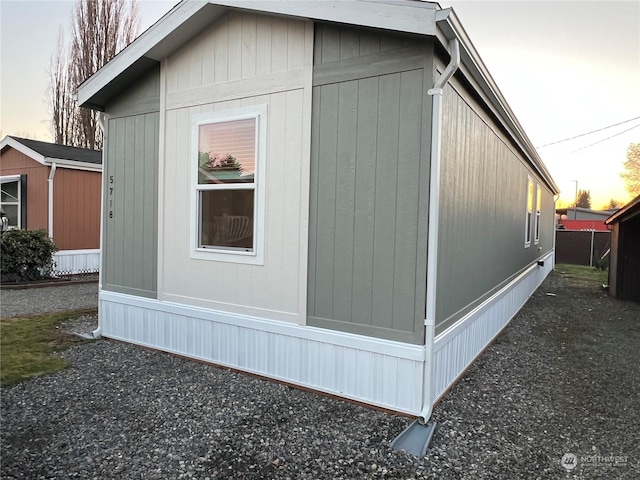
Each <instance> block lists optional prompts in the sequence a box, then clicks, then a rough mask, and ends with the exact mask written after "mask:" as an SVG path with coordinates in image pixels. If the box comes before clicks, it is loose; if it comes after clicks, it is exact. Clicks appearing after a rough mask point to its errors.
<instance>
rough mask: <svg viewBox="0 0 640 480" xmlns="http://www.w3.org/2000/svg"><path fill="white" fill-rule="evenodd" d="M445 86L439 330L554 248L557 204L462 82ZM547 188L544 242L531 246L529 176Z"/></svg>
mask: <svg viewBox="0 0 640 480" xmlns="http://www.w3.org/2000/svg"><path fill="white" fill-rule="evenodd" d="M452 84H453V86H452V85H451V84H449V85H447V86H446V88H445V92H444V100H443V123H442V159H441V162H442V163H441V192H440V193H441V196H440V222H439V223H440V225H439V238H440V241H439V255H438V285H437V300H436V304H437V305H436V308H437V312H436V322H437V327H436V333H441V332H442V331H444V330H445V329H446V328H447V327H448V326H450V325H452V324H454V323H455V322H456V321H457V320H458V319H460V318H461V317H462V316H464V314H466V313H468V312H469V311H470V310H472V309H473V308H474V307H475V306H477V305H478V304H480V303H481V302H482V301H483V300H485V299H486V298H487V297H489V296H490V295H492V294H493V293H495V292H496V291H498V290H499V289H500V288H501V287H502V286H504V285H506V284H507V283H508V282H509V281H510V280H512V279H513V278H515V277H516V276H517V274H518V273H520V272H521V271H523V270H524V269H526V268H527V267H528V266H530V265H531V264H532V263H534V262H535V261H536V260H537V259H538V258H540V257H541V256H543V255H544V254H546V253H548V252H549V251H551V250H552V248H553V234H554V230H553V224H554V201H553V195H552V193H551V191H550V190H549V189H548V187H546V186H545V185H544V183H543V182H542V181H541V180H540V179H539V178H537V177H536V176H535V175H534V173H532V170H531V169H530V167H528V166H527V163H526V162H525V161H524V159H523V157H522V156H521V154H520V153H519V152H518V151H517V149H516V147H515V146H514V145H513V144H512V143H511V142H510V141H509V139H508V138H507V136H506V135H505V134H504V132H502V131H500V129H499V128H498V127H497V126H496V124H495V122H494V121H493V120H492V117H491V116H490V115H488V114H487V113H486V112H484V111H483V110H482V109H481V107H480V105H479V103H478V102H477V101H476V99H475V97H474V96H473V95H472V94H471V93H470V92H469V91H468V90H467V89H466V88H464V87H463V86H462V85H461V84H460V82H458V81H455V80H453V81H452ZM529 176H531V177H532V178H533V181H534V185H535V184H536V183H537V184H540V187H541V189H542V209H541V224H540V242H539V243H538V244H535V206H534V215H533V219H532V224H531V229H532V234H531V236H532V239H531V245H530V246H529V247H525V220H526V208H527V185H528V183H527V182H528V177H529Z"/></svg>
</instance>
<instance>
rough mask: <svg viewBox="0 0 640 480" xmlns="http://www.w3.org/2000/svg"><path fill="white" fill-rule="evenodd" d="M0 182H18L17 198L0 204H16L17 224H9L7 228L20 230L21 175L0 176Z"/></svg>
mask: <svg viewBox="0 0 640 480" xmlns="http://www.w3.org/2000/svg"><path fill="white" fill-rule="evenodd" d="M0 183H1V184H2V185H4V184H5V183H17V184H18V199H17V200H16V201H15V202H1V205H3V206H4V205H12V206H13V205H16V206H17V207H18V215H17V222H18V224H17V225H9V230H15V229H18V230H20V229H21V228H23V227H22V177H21V176H20V175H6V176H3V177H0Z"/></svg>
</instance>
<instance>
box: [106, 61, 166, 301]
mask: <svg viewBox="0 0 640 480" xmlns="http://www.w3.org/2000/svg"><path fill="white" fill-rule="evenodd" d="M159 78H160V71H159V68H157V69H154V70H153V71H151V72H149V73H148V74H147V75H146V76H145V77H144V78H142V79H141V80H140V81H139V82H138V83H137V84H136V85H135V86H133V87H132V88H130V89H129V90H127V91H126V92H124V93H123V94H122V95H120V96H119V97H118V98H116V99H114V100H113V101H112V102H110V103H109V104H108V105H107V108H106V114H107V117H108V125H107V137H106V139H105V150H106V159H107V160H106V164H105V165H104V173H103V175H104V185H105V189H104V192H103V195H104V199H103V200H104V201H103V208H104V231H103V246H102V249H103V256H102V288H103V289H104V290H109V291H113V292H119V293H127V294H130V295H136V296H141V297H149V298H155V297H156V292H157V271H158V268H157V257H158V255H157V251H158V247H157V245H158V240H157V238H158V144H159V118H160V117H159V110H160V91H159Z"/></svg>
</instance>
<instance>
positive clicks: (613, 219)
mask: <svg viewBox="0 0 640 480" xmlns="http://www.w3.org/2000/svg"><path fill="white" fill-rule="evenodd" d="M636 205H640V195H638V196H637V197H636V198H634V199H633V200H631V201H630V202H629V203H627V204H626V205H625V206H624V207H622V208H621V209H620V210H618V211H617V212H616V213H614V214H613V215H611V216H610V217H609V218H607V219H606V220H605V221H604V223H605V224H607V225H610V224H611V223H614V222H617V221H619V220H620V217H624V216H626V214H627V213H628V212H629V210H631V209H632V208H634V207H635V206H636ZM636 215H640V209H638V211H637V212H636V213H634V214H633V215H631V217H635V216H636ZM631 217H630V218H631Z"/></svg>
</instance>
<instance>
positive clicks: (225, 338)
mask: <svg viewBox="0 0 640 480" xmlns="http://www.w3.org/2000/svg"><path fill="white" fill-rule="evenodd" d="M552 256H553V252H551V253H549V254H547V255H546V256H545V257H544V258H543V260H544V266H543V267H540V266H538V265H536V264H533V265H532V266H531V267H530V268H528V269H527V270H525V272H523V273H522V274H521V275H520V276H518V277H517V278H516V279H514V280H513V281H512V282H510V283H509V285H507V286H506V287H504V288H503V289H501V290H500V291H499V292H497V293H496V294H495V295H494V296H492V297H491V298H490V299H488V300H487V301H486V302H484V303H483V304H482V305H480V306H479V307H478V308H476V309H474V310H473V311H472V312H470V313H469V314H468V315H467V316H465V317H464V318H463V319H462V320H460V321H459V322H457V323H456V324H455V325H454V326H452V327H451V328H449V329H447V330H446V331H445V332H443V333H442V334H440V335H438V337H436V343H435V366H434V372H435V375H434V381H435V386H434V387H435V389H434V391H435V392H436V401H437V400H438V399H439V398H440V397H442V396H443V395H444V394H445V393H446V391H447V389H448V388H449V387H450V386H451V385H453V384H454V383H455V381H456V380H457V379H458V378H459V377H460V376H461V375H462V374H463V373H464V371H465V369H466V368H467V367H468V366H469V365H470V364H471V363H472V362H473V361H474V360H475V358H476V357H477V356H478V355H479V354H480V353H481V352H482V351H483V350H484V348H485V347H486V346H487V345H489V344H490V343H491V342H492V341H493V339H494V338H495V337H496V336H497V335H498V334H499V333H500V332H501V331H502V329H503V328H504V327H505V326H506V325H508V323H509V321H510V320H511V318H512V317H513V316H514V315H515V314H516V313H517V312H518V311H519V310H520V308H521V307H522V305H524V303H525V302H526V301H527V300H528V298H529V297H530V296H531V294H532V293H533V292H534V291H535V290H536V288H537V287H538V286H539V285H540V283H541V282H542V281H543V280H544V278H545V277H546V276H547V275H548V273H549V272H550V271H551V269H552V268H553V265H552V263H553V262H552V261H551V259H552ZM100 326H101V329H102V335H104V336H105V337H108V338H113V339H116V340H122V341H126V342H130V343H134V344H138V345H142V346H145V347H150V348H153V349H158V350H161V351H165V352H168V353H174V354H178V355H182V356H186V357H190V358H194V359H197V360H201V361H204V362H208V363H213V364H217V365H223V366H227V367H231V368H234V369H238V370H242V371H246V372H249V373H253V374H257V375H261V376H264V377H269V378H273V379H276V380H280V381H284V382H287V383H291V384H293V385H298V386H302V387H307V388H310V389H314V390H318V391H321V392H325V393H330V394H333V395H337V396H341V397H344V398H347V399H351V400H356V401H358V402H363V403H367V404H370V405H374V406H378V407H383V408H386V409H390V410H395V411H397V412H402V413H407V414H410V415H418V414H419V413H420V411H421V409H422V391H423V389H422V384H423V381H424V376H423V369H424V367H425V348H424V346H423V345H411V344H405V343H402V342H394V341H389V340H383V339H378V338H373V337H367V336H364V335H355V334H350V333H344V332H338V331H333V330H328V329H322V328H317V327H310V326H305V325H296V324H291V323H288V322H282V321H277V320H267V319H262V318H257V317H251V316H247V315H237V314H231V313H226V312H222V311H215V310H210V309H205V308H199V307H190V306H185V305H181V304H177V303H173V302H166V301H159V300H155V299H147V298H141V297H135V296H131V295H125V294H121V293H115V292H110V291H105V290H101V291H100Z"/></svg>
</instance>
